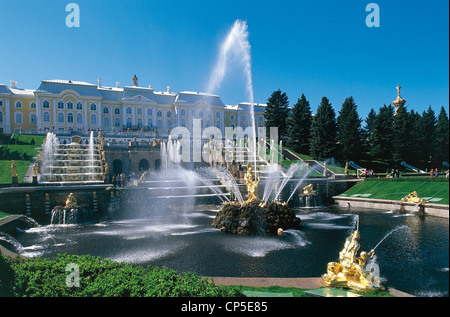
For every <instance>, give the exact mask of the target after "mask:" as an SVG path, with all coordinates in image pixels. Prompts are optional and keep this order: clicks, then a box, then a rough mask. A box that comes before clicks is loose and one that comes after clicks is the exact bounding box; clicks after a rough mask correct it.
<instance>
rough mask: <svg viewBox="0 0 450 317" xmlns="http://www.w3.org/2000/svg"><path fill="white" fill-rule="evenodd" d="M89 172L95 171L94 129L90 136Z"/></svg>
mask: <svg viewBox="0 0 450 317" xmlns="http://www.w3.org/2000/svg"><path fill="white" fill-rule="evenodd" d="M88 155H89V161H90V162H89V173H94V131H91V134H90V136H89V149H88Z"/></svg>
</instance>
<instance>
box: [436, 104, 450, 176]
mask: <svg viewBox="0 0 450 317" xmlns="http://www.w3.org/2000/svg"><path fill="white" fill-rule="evenodd" d="M433 144H434V149H435V150H434V153H435V157H436V161H437V163H438V164H439V165H438V166H439V167H440V166H441V164H442V162H444V161H446V162H447V163H448V162H449V148H448V146H449V121H448V116H447V113H446V112H445V108H444V107H441V111H440V112H439V116H438V119H437V124H436V129H435V138H434V142H433Z"/></svg>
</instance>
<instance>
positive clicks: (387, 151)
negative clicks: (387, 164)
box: [369, 105, 394, 161]
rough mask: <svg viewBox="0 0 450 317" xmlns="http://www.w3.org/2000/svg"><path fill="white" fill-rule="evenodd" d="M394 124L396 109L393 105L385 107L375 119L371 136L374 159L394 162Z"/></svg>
mask: <svg viewBox="0 0 450 317" xmlns="http://www.w3.org/2000/svg"><path fill="white" fill-rule="evenodd" d="M393 122H394V108H393V107H392V106H391V105H389V106H386V105H384V106H383V107H381V108H380V110H379V111H378V114H377V115H376V117H375V120H374V123H373V129H372V132H371V136H370V140H371V144H370V146H371V147H370V148H369V153H370V156H371V157H372V158H376V159H380V160H385V161H390V160H392V150H393V146H392V140H393V137H394V131H393V126H392V125H393Z"/></svg>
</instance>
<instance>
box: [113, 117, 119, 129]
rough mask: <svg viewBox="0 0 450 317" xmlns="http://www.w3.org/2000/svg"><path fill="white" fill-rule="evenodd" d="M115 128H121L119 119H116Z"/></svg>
mask: <svg viewBox="0 0 450 317" xmlns="http://www.w3.org/2000/svg"><path fill="white" fill-rule="evenodd" d="M114 126H115V127H120V119H119V118H115V119H114Z"/></svg>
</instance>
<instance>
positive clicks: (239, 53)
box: [207, 20, 256, 170]
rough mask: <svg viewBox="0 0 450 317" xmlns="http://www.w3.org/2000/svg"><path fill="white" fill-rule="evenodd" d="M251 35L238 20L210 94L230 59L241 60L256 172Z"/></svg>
mask: <svg viewBox="0 0 450 317" xmlns="http://www.w3.org/2000/svg"><path fill="white" fill-rule="evenodd" d="M248 38H249V33H248V27H247V22H246V21H241V20H236V21H235V22H234V24H233V27H232V28H231V30H230V32H229V33H228V36H227V37H226V39H225V41H224V42H223V44H222V47H221V48H220V52H219V57H218V60H217V63H216V66H215V67H214V69H213V71H212V73H211V78H210V80H209V85H208V88H207V92H208V93H213V92H214V91H215V90H216V89H218V88H219V87H220V86H221V84H222V81H223V79H224V78H225V75H226V74H227V70H228V68H227V67H229V66H230V57H232V56H234V57H236V58H237V59H239V60H240V62H241V64H242V66H243V72H244V75H245V80H246V90H247V94H248V100H249V102H250V116H251V126H252V134H253V137H252V139H251V142H252V144H251V146H252V152H253V156H254V169H255V170H256V126H255V111H254V96H253V80H252V64H251V54H250V48H251V47H250V43H249V39H248Z"/></svg>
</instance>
